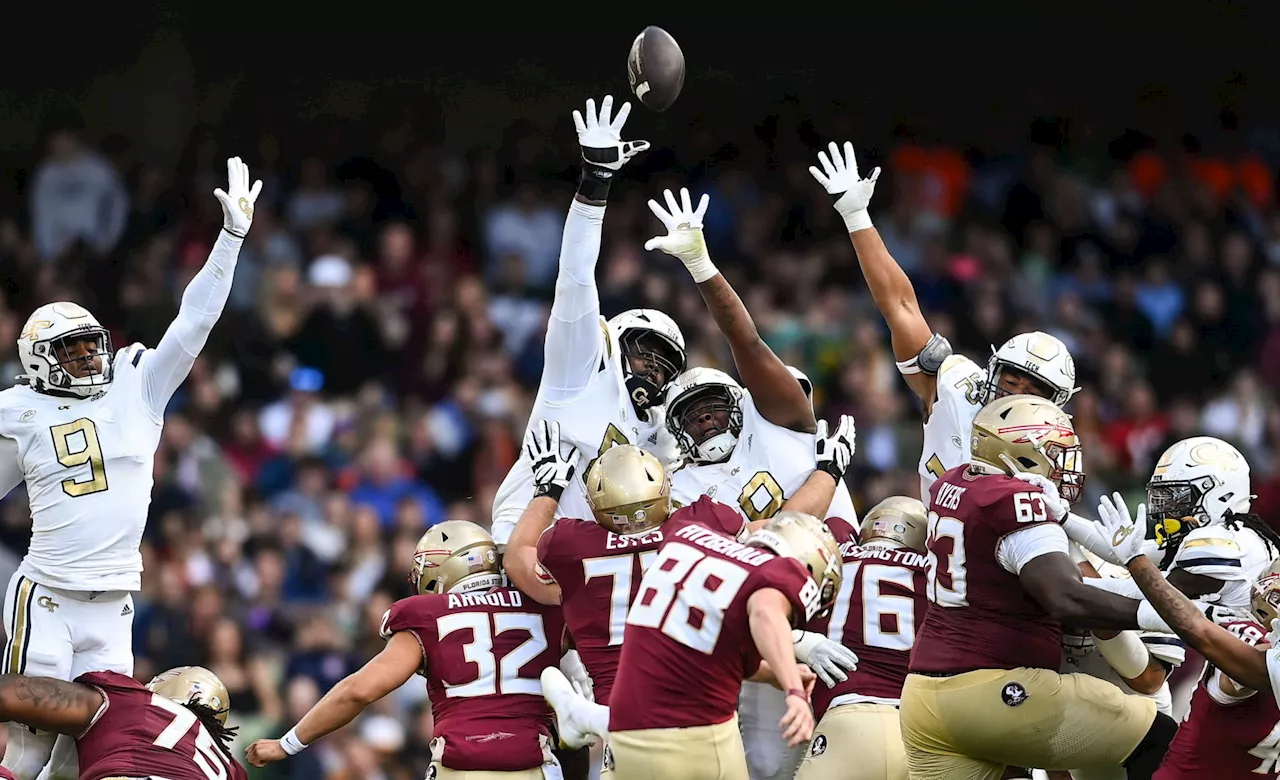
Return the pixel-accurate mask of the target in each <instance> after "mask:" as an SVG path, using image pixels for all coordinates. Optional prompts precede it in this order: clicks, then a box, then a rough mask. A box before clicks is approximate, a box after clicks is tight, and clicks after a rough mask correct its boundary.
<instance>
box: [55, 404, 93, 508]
mask: <svg viewBox="0 0 1280 780" xmlns="http://www.w3.org/2000/svg"><path fill="white" fill-rule="evenodd" d="M49 433H51V434H53V451H54V452H55V453H56V454H57V456H58V463H59V465H61V466H62V467H64V468H68V469H74V468H79V467H81V466H86V465H87V466H88V467H89V474H88V475H87V478H85V479H79V480H77V479H75V478H74V477H72V478H70V479H64V480H62V490H63V491H64V492H65V493H66V494H67V495H69V496H71V497H72V498H78V497H80V496H87V495H89V494H90V493H101V492H102V491H104V490H106V489H107V464H106V460H105V459H104V458H103V457H102V445H101V444H100V443H99V441H98V426H96V425H94V424H93V420H90V419H89V418H87V417H81V418H80V419H79V420H73V421H72V422H69V423H63V424H62V425H55V426H53V427H51V428H50V429H49Z"/></svg>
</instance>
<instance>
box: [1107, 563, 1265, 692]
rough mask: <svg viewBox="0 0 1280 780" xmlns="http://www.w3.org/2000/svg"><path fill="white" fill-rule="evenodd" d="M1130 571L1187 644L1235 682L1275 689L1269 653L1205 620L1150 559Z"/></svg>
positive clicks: (1251, 686) (1152, 604) (1197, 608)
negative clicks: (1269, 672) (1271, 680)
mask: <svg viewBox="0 0 1280 780" xmlns="http://www.w3.org/2000/svg"><path fill="white" fill-rule="evenodd" d="M1128 569H1129V573H1130V574H1132V575H1133V579H1134V581H1135V582H1137V583H1138V587H1139V588H1141V589H1142V592H1143V594H1145V595H1146V597H1147V601H1149V602H1150V603H1151V606H1152V607H1154V608H1155V610H1156V612H1158V613H1159V614H1160V617H1162V618H1164V621H1165V622H1166V623H1168V624H1169V627H1170V628H1172V629H1173V631H1174V633H1175V634H1177V635H1178V636H1180V637H1182V640H1183V641H1184V642H1186V643H1187V644H1189V645H1191V646H1192V647H1194V648H1195V649H1196V651H1197V652H1199V653H1200V654H1201V655H1203V656H1204V657H1205V658H1207V659H1209V662H1210V663H1212V664H1213V665H1214V666H1216V667H1218V668H1219V669H1221V670H1222V671H1223V673H1225V674H1226V675H1227V676H1228V677H1230V678H1231V679H1232V680H1235V681H1236V682H1238V683H1241V684H1243V685H1244V686H1246V687H1249V688H1252V689H1253V690H1255V691H1265V690H1270V689H1271V682H1270V678H1269V675H1268V674H1267V654H1266V652H1265V651H1263V650H1259V649H1257V648H1255V647H1251V646H1249V645H1248V644H1246V643H1245V642H1243V641H1241V640H1240V639H1239V638H1238V637H1236V636H1235V635H1234V634H1232V633H1231V632H1230V631H1228V630H1226V629H1225V628H1223V627H1221V626H1219V625H1218V624H1216V623H1214V622H1213V621H1212V620H1209V619H1208V618H1207V617H1205V615H1204V613H1203V612H1201V611H1200V608H1199V607H1197V606H1196V604H1195V602H1193V601H1192V600H1191V599H1189V598H1187V597H1186V596H1184V595H1182V593H1181V592H1180V591H1179V590H1178V589H1177V588H1175V587H1174V586H1173V585H1172V584H1170V582H1169V581H1168V580H1167V579H1165V577H1164V575H1163V574H1161V573H1160V570H1159V569H1157V568H1156V566H1155V564H1153V563H1152V562H1151V561H1150V560H1148V559H1147V558H1146V556H1141V555H1140V556H1138V557H1136V558H1134V559H1133V560H1132V561H1130V563H1129V565H1128Z"/></svg>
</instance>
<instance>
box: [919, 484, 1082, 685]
mask: <svg viewBox="0 0 1280 780" xmlns="http://www.w3.org/2000/svg"><path fill="white" fill-rule="evenodd" d="M968 468H969V467H968V465H967V464H966V465H964V466H957V467H956V468H954V469H951V470H950V471H948V472H947V473H945V474H943V475H942V477H941V478H940V479H938V481H937V482H934V483H933V486H932V487H931V488H929V539H928V542H927V545H928V550H929V562H928V594H929V600H930V601H931V602H932V603H933V606H932V607H930V609H929V611H928V613H927V614H926V615H925V619H924V624H923V625H922V626H921V628H920V630H919V632H918V633H917V635H916V644H915V649H914V650H913V651H912V653H911V671H913V672H941V673H946V674H958V673H960V672H968V671H972V670H974V669H1016V668H1018V667H1022V666H1027V667H1031V668H1034V669H1052V670H1053V671H1055V672H1056V671H1057V670H1058V667H1059V666H1060V662H1061V660H1062V659H1061V640H1062V628H1061V626H1060V625H1059V624H1058V621H1057V620H1054V619H1053V618H1052V617H1051V616H1050V615H1049V613H1047V612H1045V611H1044V609H1043V608H1042V607H1041V606H1040V604H1039V603H1038V602H1036V600H1035V599H1033V598H1032V597H1031V594H1029V593H1027V592H1026V590H1024V589H1023V587H1022V583H1021V582H1020V581H1019V580H1018V576H1017V575H1016V574H1011V573H1010V572H1008V571H1006V570H1005V568H1004V567H1003V566H1001V565H1000V562H999V560H998V559H997V549H998V547H999V545H1000V541H1001V540H1002V539H1003V538H1004V537H1006V536H1008V535H1009V534H1011V533H1014V532H1015V531H1021V530H1023V529H1024V528H1030V527H1031V526H1035V525H1043V524H1046V523H1052V522H1053V521H1052V520H1050V519H1049V516H1048V512H1047V511H1046V509H1045V506H1044V498H1043V493H1041V491H1040V489H1039V488H1037V487H1035V486H1033V485H1030V484H1028V483H1026V482H1023V481H1022V480H1020V479H1014V478H1013V477H1006V476H1003V475H973V474H970V473H968Z"/></svg>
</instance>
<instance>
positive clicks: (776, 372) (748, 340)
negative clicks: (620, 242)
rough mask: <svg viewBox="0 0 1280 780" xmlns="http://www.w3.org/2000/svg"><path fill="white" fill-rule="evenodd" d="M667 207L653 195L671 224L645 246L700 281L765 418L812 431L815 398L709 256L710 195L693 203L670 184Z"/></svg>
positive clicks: (659, 213) (657, 212)
mask: <svg viewBox="0 0 1280 780" xmlns="http://www.w3.org/2000/svg"><path fill="white" fill-rule="evenodd" d="M662 194H663V197H664V198H665V199H666V201H667V207H666V208H665V209H664V208H663V207H662V206H661V205H660V204H659V203H658V202H657V201H656V200H651V201H649V210H650V211H652V212H653V214H654V216H656V217H657V218H658V219H659V220H661V221H662V224H663V226H664V227H666V229H667V235H665V236H656V237H654V238H651V239H649V240H648V241H647V242H645V245H644V248H645V249H647V250H649V251H653V250H654V249H660V250H662V251H663V252H665V253H667V254H669V255H673V256H675V257H677V258H679V259H680V262H682V263H684V267H685V268H686V269H687V270H688V271H689V274H690V275H691V276H692V277H693V281H694V282H696V283H697V285H698V291H699V292H700V293H702V300H703V301H704V302H705V303H706V304H707V309H708V310H710V311H711V317H712V319H714V320H715V321H716V326H717V327H719V328H720V332H721V333H722V334H724V337H725V338H726V339H727V340H728V341H729V348H730V349H731V350H732V351H733V362H734V365H736V366H737V367H738V374H739V375H741V377H742V383H743V384H744V385H746V388H747V390H749V391H750V392H751V399H752V400H753V401H754V402H755V405H756V408H757V409H759V410H760V414H761V415H763V416H764V418H765V419H766V420H768V421H769V422H771V423H773V424H774V425H779V426H782V427H783V428H790V429H792V430H796V431H802V432H804V433H813V431H814V427H815V425H816V422H815V420H814V418H813V404H812V403H810V401H809V396H808V395H806V394H805V392H804V388H803V387H801V386H800V382H799V381H797V380H796V379H795V377H794V376H793V375H792V374H791V371H790V370H789V369H788V368H787V366H786V364H785V363H783V362H782V360H780V359H779V358H778V356H777V355H775V354H774V352H773V350H772V349H770V348H769V345H768V344H766V343H764V339H762V338H760V332H759V331H758V330H756V323H755V321H754V320H752V319H751V314H750V313H748V312H747V307H746V306H744V305H743V303H742V299H741V298H739V297H738V294H737V293H736V292H734V289H733V286H732V285H730V284H729V282H728V280H727V279H725V278H724V275H723V274H721V273H720V272H719V271H718V270H717V269H716V267H715V265H714V264H712V262H711V256H710V255H709V254H708V253H707V242H706V241H705V240H704V239H703V236H702V218H703V215H705V214H706V212H707V204H708V202H709V198H708V197H707V196H706V195H703V196H702V198H701V200H700V201H699V202H698V207H697V208H696V209H695V208H694V207H693V201H692V199H691V198H690V197H689V190H687V189H684V188H681V189H680V199H679V201H677V200H676V196H675V194H674V193H672V192H671V190H665V191H663V193H662Z"/></svg>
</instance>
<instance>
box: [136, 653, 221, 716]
mask: <svg viewBox="0 0 1280 780" xmlns="http://www.w3.org/2000/svg"><path fill="white" fill-rule="evenodd" d="M147 690H149V691H151V692H152V693H158V694H160V695H161V696H163V697H165V698H166V699H173V700H174V701H176V702H177V703H179V704H187V703H189V702H190V701H191V700H192V699H195V701H196V703H197V704H203V705H205V706H206V707H208V708H209V709H211V710H213V711H214V712H215V713H217V716H218V722H219V723H221V724H223V725H224V726H225V725H226V723H227V713H228V712H230V711H231V695H230V694H229V693H227V686H225V685H223V684H222V680H219V679H218V675H216V674H214V673H213V672H211V671H209V670H208V669H206V668H204V667H203V666H175V667H174V668H172V669H170V670H169V671H167V672H161V673H160V674H157V675H156V676H155V677H152V678H151V682H149V683H147Z"/></svg>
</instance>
